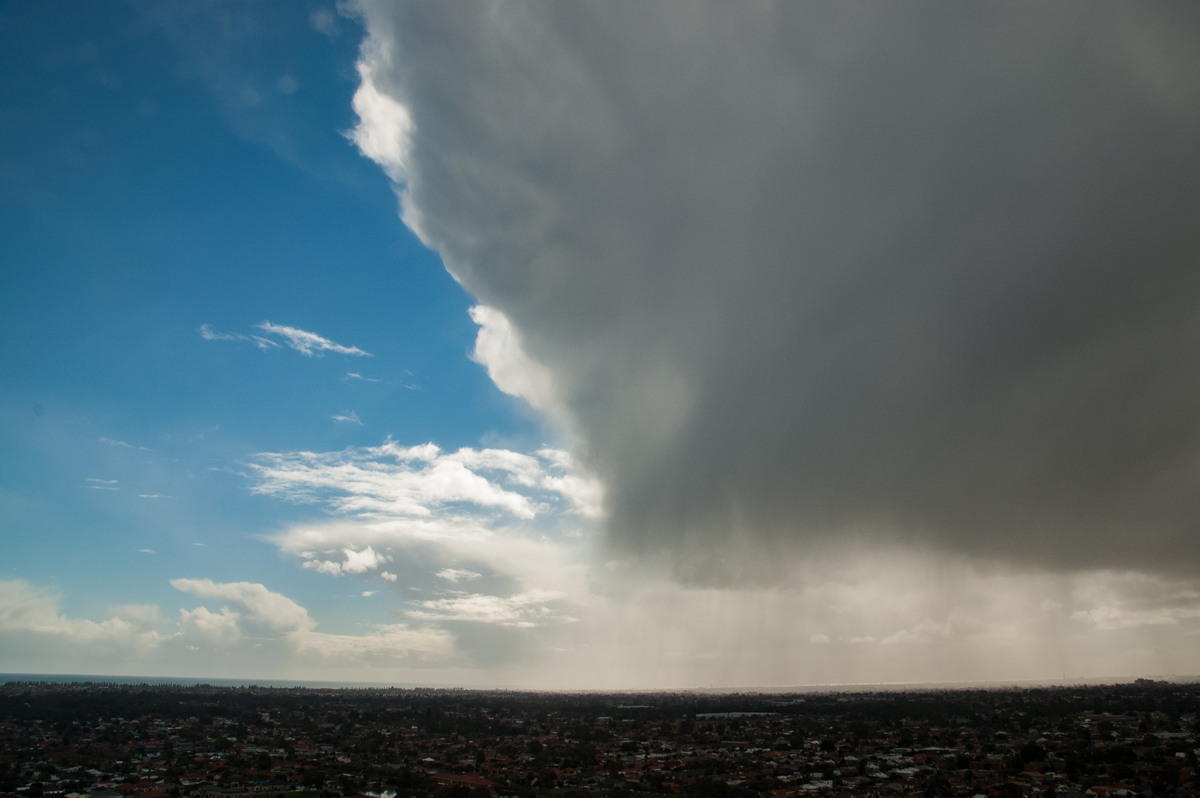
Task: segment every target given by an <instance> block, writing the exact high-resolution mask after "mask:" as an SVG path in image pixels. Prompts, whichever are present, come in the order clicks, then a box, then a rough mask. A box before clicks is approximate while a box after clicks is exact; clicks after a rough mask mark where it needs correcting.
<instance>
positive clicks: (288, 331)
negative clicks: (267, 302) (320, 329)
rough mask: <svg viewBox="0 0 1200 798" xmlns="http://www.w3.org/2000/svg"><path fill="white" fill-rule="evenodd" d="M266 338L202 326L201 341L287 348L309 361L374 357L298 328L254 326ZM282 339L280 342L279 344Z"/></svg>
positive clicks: (265, 322)
mask: <svg viewBox="0 0 1200 798" xmlns="http://www.w3.org/2000/svg"><path fill="white" fill-rule="evenodd" d="M254 326H255V327H257V328H258V329H260V330H262V331H263V332H264V333H265V335H243V334H242V333H227V332H217V331H215V330H213V328H212V327H211V326H209V325H208V324H201V325H200V337H201V338H203V339H204V340H206V341H245V342H247V343H252V344H254V345H255V346H257V347H258V348H259V349H264V350H266V349H278V348H280V347H281V346H286V347H288V348H289V349H294V350H295V351H297V352H299V353H300V354H302V355H308V356H309V357H313V356H317V357H319V356H321V355H322V354H324V353H325V352H333V353H335V354H339V355H351V356H354V357H371V353H370V352H364V351H363V350H362V349H359V348H358V347H357V346H343V345H342V344H339V343H335V342H334V341H331V340H329V339H328V338H325V337H323V336H320V335H317V334H316V333H314V332H309V331H307V330H301V329H299V328H298V327H288V326H287V325H284V324H272V323H271V322H269V321H264V322H262V323H261V324H256V325H254ZM269 336H274V337H269ZM277 339H278V340H277Z"/></svg>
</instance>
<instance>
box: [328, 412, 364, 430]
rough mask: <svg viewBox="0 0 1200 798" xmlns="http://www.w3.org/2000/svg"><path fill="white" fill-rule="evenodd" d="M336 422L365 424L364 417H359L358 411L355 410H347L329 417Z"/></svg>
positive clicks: (358, 425)
mask: <svg viewBox="0 0 1200 798" xmlns="http://www.w3.org/2000/svg"><path fill="white" fill-rule="evenodd" d="M329 418H330V419H332V420H333V422H334V423H335V424H349V425H351V426H355V427H361V426H362V425H363V423H362V419H361V418H359V417H358V413H356V412H354V411H353V410H347V411H345V412H344V413H337V414H335V415H332V416H330V417H329Z"/></svg>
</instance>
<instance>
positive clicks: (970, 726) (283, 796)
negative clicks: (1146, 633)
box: [0, 680, 1200, 798]
mask: <svg viewBox="0 0 1200 798" xmlns="http://www.w3.org/2000/svg"><path fill="white" fill-rule="evenodd" d="M1198 711H1200V685H1196V684H1176V683H1166V682H1157V681H1149V680H1138V681H1136V682H1135V683H1132V684H1123V685H1104V686H1071V687H1043V688H1036V689H1033V688H1030V689H1018V688H1008V689H971V690H918V691H906V692H888V691H881V692H813V693H802V694H801V693H797V694H777V693H757V692H749V693H730V694H723V693H722V694H718V693H704V692H681V693H621V694H612V693H606V694H601V693H534V692H509V691H479V690H440V689H397V688H386V689H336V690H335V689H304V688H269V687H254V686H251V687H239V688H230V687H213V686H208V685H193V686H163V685H116V684H105V683H77V684H66V685H64V684H51V683H43V682H10V683H7V684H4V685H0V798H177V797H181V796H194V798H340V797H345V798H356V797H358V796H377V797H379V798H392V796H395V797H396V798H407V797H408V796H551V795H554V796H571V795H606V796H655V795H696V796H818V797H821V798H825V797H826V796H829V797H831V798H833V797H836V796H872V795H874V796H916V795H920V796H986V797H987V798H1052V797H1054V798H1070V797H1071V796H1088V797H1090V798H1125V797H1126V796H1200V780H1198V779H1197V761H1196V760H1197V754H1198V753H1200V741H1198V730H1200V726H1198V716H1197V713H1198Z"/></svg>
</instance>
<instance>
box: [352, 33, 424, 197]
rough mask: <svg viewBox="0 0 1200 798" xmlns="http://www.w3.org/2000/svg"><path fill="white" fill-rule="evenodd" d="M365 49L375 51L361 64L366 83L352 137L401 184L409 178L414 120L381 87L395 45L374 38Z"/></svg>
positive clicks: (356, 97)
mask: <svg viewBox="0 0 1200 798" xmlns="http://www.w3.org/2000/svg"><path fill="white" fill-rule="evenodd" d="M363 46H364V47H365V48H368V49H370V50H371V57H369V58H363V59H361V60H360V61H359V64H358V72H359V75H360V76H361V78H362V83H361V84H360V85H359V87H358V90H357V91H356V92H354V100H353V105H354V112H355V113H356V114H358V118H359V120H360V122H359V124H358V125H357V126H356V127H355V128H354V130H353V131H352V132H351V134H350V137H351V139H352V140H353V141H354V143H355V144H356V145H358V148H359V149H360V150H361V151H362V152H363V154H364V155H366V156H367V157H368V158H370V159H371V160H373V161H375V162H376V163H378V164H379V165H380V166H382V167H383V169H384V171H386V172H387V174H388V176H389V177H390V178H392V180H394V181H396V182H400V181H403V180H404V179H405V178H406V176H407V164H408V158H409V149H410V147H411V142H410V136H411V134H412V118H411V117H410V116H409V113H408V108H407V107H405V105H404V103H402V102H399V101H398V100H397V99H396V97H395V94H394V93H392V92H389V91H388V90H387V89H385V88H384V89H381V88H380V86H381V84H383V85H385V86H386V84H387V82H388V75H387V71H388V69H389V67H391V66H392V64H391V63H390V61H391V47H392V43H391V42H388V43H384V42H383V41H380V40H379V39H374V40H371V41H368V42H367V43H366V44H364V45H363Z"/></svg>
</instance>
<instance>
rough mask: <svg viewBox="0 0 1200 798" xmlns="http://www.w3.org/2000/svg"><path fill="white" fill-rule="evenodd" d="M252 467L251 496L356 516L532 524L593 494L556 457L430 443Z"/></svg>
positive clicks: (269, 460)
mask: <svg viewBox="0 0 1200 798" xmlns="http://www.w3.org/2000/svg"><path fill="white" fill-rule="evenodd" d="M258 458H259V461H260V462H259V463H255V464H252V468H253V469H254V472H255V475H256V477H257V484H256V485H255V486H254V487H253V490H254V491H255V492H256V493H262V494H267V495H272V496H279V497H282V498H286V499H289V500H292V501H305V502H314V501H320V502H327V503H329V504H330V505H331V506H332V507H333V508H334V509H335V510H337V511H338V512H342V513H352V514H355V515H360V516H363V517H373V518H381V517H413V518H427V517H430V516H432V515H433V514H434V513H435V511H442V512H447V511H448V509H447V508H455V509H456V510H457V511H458V512H461V513H465V514H467V515H470V514H472V513H474V514H478V513H481V512H484V513H487V512H501V513H506V514H509V515H511V516H513V517H516V518H522V519H532V518H534V517H536V516H537V515H538V513H539V512H540V510H541V508H542V507H544V506H550V505H552V504H554V503H556V502H562V501H563V500H566V501H567V502H570V503H571V504H572V505H573V506H576V507H578V508H580V510H581V512H585V513H587V512H594V509H593V508H592V507H590V506H589V505H588V504H587V503H588V502H589V501H592V500H594V497H595V494H596V491H595V490H594V489H590V488H589V484H588V481H587V480H586V479H585V478H583V477H581V476H579V475H572V474H570V473H569V472H568V471H567V470H566V468H565V467H564V465H563V463H564V462H566V461H564V460H563V459H562V458H561V457H559V456H557V454H553V453H550V452H539V453H537V454H534V455H525V454H519V453H516V452H510V451H505V450H498V449H460V450H458V451H456V452H448V453H444V452H442V451H441V450H440V449H439V448H438V447H436V446H434V445H433V444H423V445H420V446H409V447H405V446H400V445H398V444H396V443H395V442H393V441H391V440H388V441H386V442H384V443H383V444H381V445H380V446H371V447H360V448H351V449H346V450H343V451H339V452H323V453H315V452H288V453H272V452H268V453H264V454H260V455H259V456H258Z"/></svg>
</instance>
